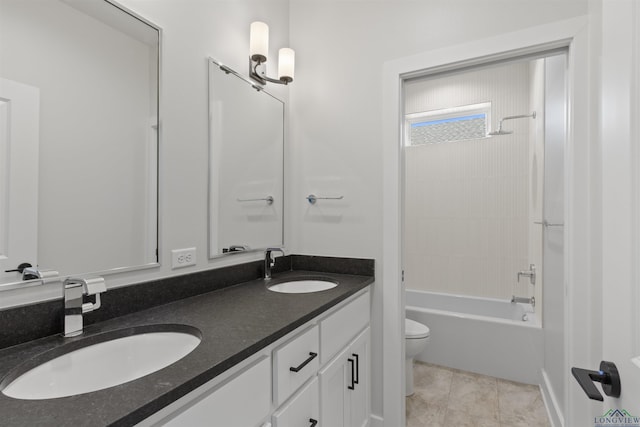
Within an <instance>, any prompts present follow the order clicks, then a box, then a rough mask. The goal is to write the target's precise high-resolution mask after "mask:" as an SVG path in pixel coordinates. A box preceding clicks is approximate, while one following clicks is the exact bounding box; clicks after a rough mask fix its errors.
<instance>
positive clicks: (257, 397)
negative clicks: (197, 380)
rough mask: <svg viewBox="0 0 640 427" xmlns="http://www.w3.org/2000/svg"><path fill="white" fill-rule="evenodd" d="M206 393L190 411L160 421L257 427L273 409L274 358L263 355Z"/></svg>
mask: <svg viewBox="0 0 640 427" xmlns="http://www.w3.org/2000/svg"><path fill="white" fill-rule="evenodd" d="M205 386H206V385H205ZM203 396H204V397H202V396H200V397H199V398H198V399H197V400H196V403H194V404H192V405H190V406H188V407H187V409H186V410H183V411H181V412H179V413H178V415H176V416H174V417H173V418H171V419H170V420H168V421H162V422H160V423H159V424H160V425H164V426H170V427H184V426H212V427H249V426H257V425H258V424H259V423H261V422H262V421H263V420H264V418H265V416H267V415H268V413H269V410H270V409H271V358H269V357H266V356H265V357H262V358H261V359H259V360H258V361H257V362H256V363H254V364H253V365H250V366H249V367H247V368H245V369H244V370H243V371H241V372H240V373H238V374H237V375H235V376H233V377H232V378H230V379H229V380H228V381H227V382H224V383H223V384H222V385H220V386H219V387H218V388H216V389H215V390H214V391H213V392H211V393H209V394H207V393H203ZM185 406H186V405H185Z"/></svg>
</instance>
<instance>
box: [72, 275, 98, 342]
mask: <svg viewBox="0 0 640 427" xmlns="http://www.w3.org/2000/svg"><path fill="white" fill-rule="evenodd" d="M63 286H64V336H65V337H74V336H76V335H80V334H81V333H82V328H83V318H82V315H83V314H84V313H89V312H91V311H94V310H97V309H99V308H100V305H101V303H100V294H101V293H102V292H106V291H107V288H106V286H105V284H104V278H102V277H94V278H91V279H78V278H71V277H70V278H68V279H66V280H65V281H64V285H63ZM85 295H95V297H96V302H93V303H92V302H87V303H85V302H84V296H85Z"/></svg>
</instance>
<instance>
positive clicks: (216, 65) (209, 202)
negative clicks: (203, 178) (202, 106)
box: [207, 57, 286, 259]
mask: <svg viewBox="0 0 640 427" xmlns="http://www.w3.org/2000/svg"><path fill="white" fill-rule="evenodd" d="M207 65H208V67H207V70H208V73H207V77H208V79H207V83H208V91H207V94H208V100H209V102H208V103H207V108H208V120H207V124H208V129H207V132H208V156H209V157H208V165H209V167H208V173H207V179H208V181H207V189H208V191H207V253H208V256H209V259H220V258H225V257H228V256H233V255H240V254H251V253H256V252H264V251H265V250H266V249H267V247H270V246H264V247H257V248H253V247H251V248H250V249H248V250H244V251H234V252H225V253H212V251H211V245H212V243H213V242H212V234H213V226H212V221H211V218H212V214H213V212H212V211H211V210H212V209H211V208H212V188H211V181H212V178H213V176H212V174H213V170H212V169H213V168H212V164H211V154H212V147H211V140H212V135H211V101H210V100H211V94H212V91H213V87H212V85H211V73H212V71H213V70H214V69H215V68H218V69H220V70H222V71H223V72H225V73H227V74H232V75H234V76H235V77H238V78H239V79H240V80H242V81H244V82H245V83H247V84H248V85H249V86H250V87H251V88H253V89H255V90H256V91H257V92H263V93H264V94H265V95H267V96H270V97H272V98H273V99H275V100H276V101H278V102H281V103H282V153H281V156H282V170H281V171H280V176H281V177H282V184H281V185H282V220H281V221H280V223H281V227H282V229H281V232H280V243H279V244H277V245H276V244H275V243H274V245H273V246H278V247H284V246H285V222H284V220H285V212H284V208H285V200H284V195H285V147H284V145H285V120H286V113H285V108H286V104H285V102H284V101H283V100H281V99H279V98H278V97H276V96H274V95H273V94H271V93H270V92H268V91H266V90H265V89H264V87H263V86H262V85H260V84H258V83H256V82H254V81H253V80H251V79H250V78H248V77H245V76H243V75H242V74H240V73H238V72H237V71H235V70H233V69H232V68H229V67H228V66H226V65H224V64H223V63H222V62H220V61H218V60H217V59H215V58H213V57H209V58H208V59H207Z"/></svg>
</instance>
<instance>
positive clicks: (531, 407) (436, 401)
mask: <svg viewBox="0 0 640 427" xmlns="http://www.w3.org/2000/svg"><path fill="white" fill-rule="evenodd" d="M414 375H415V376H414V393H413V395H412V396H410V397H407V401H406V403H407V427H441V426H442V427H444V426H457V427H467V426H470V427H471V426H472V427H549V426H550V425H551V424H550V423H549V419H548V418H547V411H546V409H545V407H544V403H543V402H542V396H541V394H540V389H539V388H538V386H533V385H528V384H520V383H515V382H512V381H506V380H501V379H498V378H493V377H488V376H485V375H479V374H474V373H471V372H465V371H459V370H456V369H450V368H445V367H442V366H436V365H430V364H427V363H422V362H416V363H415V366H414Z"/></svg>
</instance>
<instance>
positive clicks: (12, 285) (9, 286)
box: [0, 0, 163, 292]
mask: <svg viewBox="0 0 640 427" xmlns="http://www.w3.org/2000/svg"><path fill="white" fill-rule="evenodd" d="M95 1H96V2H100V1H101V2H104V3H107V4H108V5H110V6H111V7H114V8H116V9H117V10H119V11H120V12H121V13H126V14H128V15H130V16H131V17H132V18H134V19H136V20H138V21H140V22H141V23H142V24H145V25H148V26H149V27H151V28H152V29H154V30H156V31H157V34H158V45H157V63H156V67H155V68H156V70H157V81H156V91H157V92H156V111H157V121H156V137H157V138H156V159H155V162H154V163H155V167H156V170H155V178H156V188H155V194H154V197H155V225H154V228H155V234H156V235H155V242H156V261H155V262H149V263H144V264H135V265H128V266H123V267H113V268H107V269H105V270H98V271H86V272H77V273H72V274H66V273H65V274H63V275H56V276H52V277H50V278H42V279H31V280H20V279H19V280H16V281H8V282H6V283H0V292H2V291H9V290H14V289H24V288H29V287H33V286H41V285H46V284H49V283H58V282H61V281H63V280H64V279H65V278H68V277H72V276H82V277H86V276H107V275H113V274H119V273H127V272H132V271H140V270H146V269H152V268H159V267H160V266H161V262H160V259H161V258H160V255H161V250H160V148H161V146H162V107H161V106H162V76H163V73H162V63H163V54H162V52H163V30H162V28H161V27H160V26H158V25H157V24H155V23H153V22H151V21H150V20H148V19H146V18H144V17H143V16H141V15H140V14H138V13H136V12H134V11H132V10H131V9H129V8H128V7H125V6H123V5H121V4H120V3H118V2H117V1H115V0H95ZM62 2H63V3H66V2H65V1H64V0H62ZM89 7H90V6H89ZM89 16H91V15H89Z"/></svg>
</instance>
